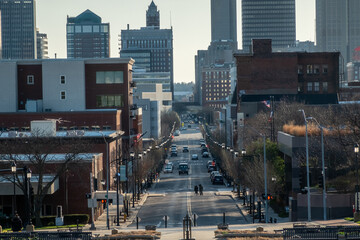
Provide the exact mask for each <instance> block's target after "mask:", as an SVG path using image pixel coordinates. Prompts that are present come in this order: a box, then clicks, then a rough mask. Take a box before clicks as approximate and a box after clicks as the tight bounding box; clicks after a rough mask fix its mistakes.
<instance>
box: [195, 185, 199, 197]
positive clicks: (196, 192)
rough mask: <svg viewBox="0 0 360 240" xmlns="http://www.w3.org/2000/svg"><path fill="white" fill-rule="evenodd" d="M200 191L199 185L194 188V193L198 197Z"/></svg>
mask: <svg viewBox="0 0 360 240" xmlns="http://www.w3.org/2000/svg"><path fill="white" fill-rule="evenodd" d="M198 190H199V188H198V186H197V185H195V187H194V192H195V195H197V194H198Z"/></svg>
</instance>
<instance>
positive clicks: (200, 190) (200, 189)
mask: <svg viewBox="0 0 360 240" xmlns="http://www.w3.org/2000/svg"><path fill="white" fill-rule="evenodd" d="M203 190H204V189H203V186H202V185H201V184H199V192H200V195H203Z"/></svg>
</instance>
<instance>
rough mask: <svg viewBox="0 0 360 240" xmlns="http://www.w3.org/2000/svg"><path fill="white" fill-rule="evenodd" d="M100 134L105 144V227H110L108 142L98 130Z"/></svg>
mask: <svg viewBox="0 0 360 240" xmlns="http://www.w3.org/2000/svg"><path fill="white" fill-rule="evenodd" d="M100 134H101V135H102V136H103V138H104V142H105V144H106V228H107V229H110V224H109V184H110V180H109V171H110V166H109V143H108V142H107V141H106V139H105V136H104V134H103V133H102V132H100Z"/></svg>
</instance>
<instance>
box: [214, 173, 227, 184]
mask: <svg viewBox="0 0 360 240" xmlns="http://www.w3.org/2000/svg"><path fill="white" fill-rule="evenodd" d="M212 184H224V178H223V176H222V175H220V174H216V175H214V177H213V179H212Z"/></svg>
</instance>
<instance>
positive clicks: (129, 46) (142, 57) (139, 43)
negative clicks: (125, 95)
mask: <svg viewBox="0 0 360 240" xmlns="http://www.w3.org/2000/svg"><path fill="white" fill-rule="evenodd" d="M154 6H155V7H154ZM156 9H157V8H156V5H155V4H154V2H153V1H152V2H151V4H150V6H149V9H148V11H147V14H149V13H150V12H152V13H154V12H155V11H156ZM157 18H159V15H157ZM154 22H159V19H158V20H156V21H154ZM147 24H148V23H147ZM120 57H121V58H123V57H131V58H133V59H134V60H135V65H134V69H136V68H145V69H146V70H147V71H148V70H149V68H150V70H149V71H148V72H169V73H170V79H171V80H170V91H171V92H172V94H173V93H174V72H173V31H172V28H171V29H160V28H159V26H156V25H150V26H147V27H142V28H140V29H130V27H129V25H128V27H127V29H126V30H121V49H120ZM137 63H138V64H137ZM163 87H164V89H165V86H163Z"/></svg>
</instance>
